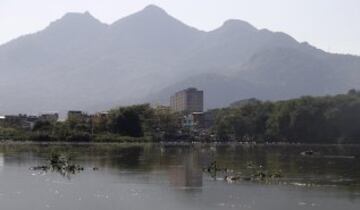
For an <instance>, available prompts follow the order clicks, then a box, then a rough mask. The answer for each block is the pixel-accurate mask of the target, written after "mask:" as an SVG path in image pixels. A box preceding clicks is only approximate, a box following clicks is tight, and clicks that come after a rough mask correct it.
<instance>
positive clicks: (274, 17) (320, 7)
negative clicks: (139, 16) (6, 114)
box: [0, 0, 360, 55]
mask: <svg viewBox="0 0 360 210" xmlns="http://www.w3.org/2000/svg"><path fill="white" fill-rule="evenodd" d="M148 4H156V5H158V6H160V7H162V8H164V9H165V10H166V11H168V12H169V13H170V14H172V15H173V16H174V17H176V18H178V19H179V20H181V21H183V22H185V23H186V24H188V25H191V26H194V27H196V28H198V29H201V30H206V31H209V30H213V29H215V28H218V27H219V26H220V25H222V23H223V22H224V21H225V20H227V19H241V20H246V21H248V22H250V23H252V24H253V25H255V26H256V27H257V28H268V29H271V30H273V31H283V32H286V33H288V34H289V35H291V36H292V37H294V38H295V39H297V40H298V41H300V42H303V41H308V42H309V43H311V44H312V45H314V46H316V47H319V48H321V49H323V50H325V51H329V52H338V53H345V54H348V53H349V54H356V55H360V39H359V37H360V27H359V20H360V12H359V8H360V1H359V0H221V1H219V0H195V1H194V0H178V1H175V0H173V1H170V0H135V1H133V0H102V1H98V0H75V1H74V0H51V1H49V0H31V1H26V0H1V1H0V28H1V30H0V31H1V33H0V44H1V43H5V42H7V41H9V40H11V39H14V38H16V37H18V36H20V35H23V34H28V33H33V32H36V31H39V30H42V29H43V28H45V27H46V26H47V25H48V24H49V22H51V21H53V20H55V19H57V18H58V17H61V16H63V15H64V14H65V13H67V12H85V11H89V12H90V13H91V14H93V15H94V16H95V17H97V18H99V20H101V21H102V22H105V23H108V24H110V23H113V22H114V21H116V20H118V19H119V18H121V17H125V16H127V15H129V14H132V13H134V12H136V11H138V10H140V9H142V8H143V7H145V6H146V5H148Z"/></svg>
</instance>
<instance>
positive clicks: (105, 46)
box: [0, 5, 360, 114]
mask: <svg viewBox="0 0 360 210" xmlns="http://www.w3.org/2000/svg"><path fill="white" fill-rule="evenodd" d="M0 75H1V77H0V99H1V100H0V114H1V113H2V114H9V113H39V112H47V111H58V112H63V113H64V112H65V111H66V110H73V109H80V110H85V111H88V112H94V111H101V110H106V109H108V108H110V107H113V106H118V105H128V104H133V103H144V102H152V103H155V104H156V103H159V104H168V103H169V97H170V95H171V94H173V93H174V92H176V91H178V90H180V89H183V88H187V87H197V88H199V89H203V90H204V91H205V104H206V108H215V107H223V106H227V105H229V104H230V103H231V102H234V101H237V100H240V99H245V98H253V97H255V98H258V99H262V100H278V99H287V98H294V97H298V96H302V95H325V94H336V93H341V92H346V91H347V90H349V89H352V88H360V57H357V56H352V55H341V54H331V53H327V52H325V51H322V50H320V49H317V48H315V47H314V46H311V45H310V44H308V43H299V42H298V41H296V40H295V39H294V38H292V37H291V36H289V35H287V34H285V33H281V32H273V31H270V30H267V29H261V30H260V29H257V28H255V27H254V26H252V25H250V24H249V23H247V22H244V21H241V20H228V21H226V22H225V23H224V24H223V25H222V26H221V27H219V28H218V29H215V30H213V31H208V32H205V31H201V30H198V29H196V28H193V27H190V26H188V25H185V24H184V23H182V22H180V21H179V20H177V19H175V18H173V17H172V16H170V15H169V14H167V13H166V11H164V10H163V9H161V8H159V7H157V6H154V5H150V6H148V7H146V8H144V9H143V10H142V11H139V12H137V13H135V14H132V15H130V16H128V17H125V18H123V19H120V20H118V21H116V22H114V23H113V24H110V25H109V24H104V23H101V22H100V21H99V20H97V19H96V18H94V17H93V16H92V15H91V14H90V13H88V12H85V13H68V14H66V15H64V16H63V17H62V18H60V19H59V20H56V21H54V22H52V23H51V24H50V25H49V26H48V27H46V28H45V29H44V30H42V31H39V32H37V33H34V34H29V35H25V36H22V37H19V38H17V39H14V40H12V41H10V42H8V43H6V44H4V45H2V46H0Z"/></svg>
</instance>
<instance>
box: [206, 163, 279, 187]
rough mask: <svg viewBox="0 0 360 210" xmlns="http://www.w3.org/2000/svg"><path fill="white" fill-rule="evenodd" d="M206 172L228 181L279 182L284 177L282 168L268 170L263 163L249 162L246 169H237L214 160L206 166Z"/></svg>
mask: <svg viewBox="0 0 360 210" xmlns="http://www.w3.org/2000/svg"><path fill="white" fill-rule="evenodd" d="M204 172H206V173H208V174H209V175H210V176H211V177H213V178H214V179H217V178H219V177H220V178H223V179H224V180H225V181H227V182H238V181H256V182H267V183H269V182H277V181H279V179H280V178H282V177H283V173H282V171H281V170H276V171H271V172H270V171H268V170H265V169H264V168H263V166H262V165H256V164H254V163H252V162H248V163H247V165H246V169H244V170H242V171H235V170H232V169H228V168H220V167H218V165H217V163H216V161H214V162H212V163H211V164H210V165H209V166H208V167H206V168H204Z"/></svg>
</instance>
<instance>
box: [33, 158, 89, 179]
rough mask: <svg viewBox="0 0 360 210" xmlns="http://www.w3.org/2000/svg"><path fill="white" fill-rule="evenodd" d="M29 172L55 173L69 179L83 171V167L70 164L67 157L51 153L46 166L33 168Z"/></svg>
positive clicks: (69, 159)
mask: <svg viewBox="0 0 360 210" xmlns="http://www.w3.org/2000/svg"><path fill="white" fill-rule="evenodd" d="M30 170H34V171H39V170H40V171H43V172H48V171H50V172H57V173H59V174H61V175H62V176H64V177H70V175H75V174H77V173H79V172H81V171H83V170H84V167H82V166H80V165H77V164H74V163H72V161H71V158H70V157H69V155H66V154H59V153H52V154H51V156H50V158H49V159H48V161H47V164H46V165H40V166H35V167H32V168H30Z"/></svg>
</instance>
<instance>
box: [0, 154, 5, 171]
mask: <svg viewBox="0 0 360 210" xmlns="http://www.w3.org/2000/svg"><path fill="white" fill-rule="evenodd" d="M4 162H5V161H4V154H3V153H0V172H1V171H2V169H3V168H4Z"/></svg>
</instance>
